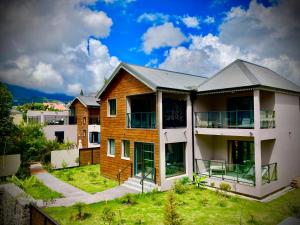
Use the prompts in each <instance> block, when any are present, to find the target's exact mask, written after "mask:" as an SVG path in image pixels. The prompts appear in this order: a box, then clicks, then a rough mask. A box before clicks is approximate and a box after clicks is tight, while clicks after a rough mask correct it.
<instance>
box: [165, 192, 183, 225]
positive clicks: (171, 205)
mask: <svg viewBox="0 0 300 225" xmlns="http://www.w3.org/2000/svg"><path fill="white" fill-rule="evenodd" d="M164 224H165V225H180V224H182V219H181V218H180V216H179V214H178V213H177V211H176V199H175V195H174V192H172V191H171V192H170V193H169V195H168V200H167V204H166V206H165V213H164Z"/></svg>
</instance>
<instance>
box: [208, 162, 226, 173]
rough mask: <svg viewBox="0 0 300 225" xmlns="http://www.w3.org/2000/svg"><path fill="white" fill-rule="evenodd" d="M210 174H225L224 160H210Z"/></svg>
mask: <svg viewBox="0 0 300 225" xmlns="http://www.w3.org/2000/svg"><path fill="white" fill-rule="evenodd" d="M209 169H210V174H212V173H213V172H214V171H215V172H222V173H224V175H225V174H226V165H225V160H210V167H209Z"/></svg>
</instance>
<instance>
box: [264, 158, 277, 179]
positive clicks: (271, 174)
mask: <svg viewBox="0 0 300 225" xmlns="http://www.w3.org/2000/svg"><path fill="white" fill-rule="evenodd" d="M261 178H262V184H266V183H271V181H275V180H277V163H271V164H268V165H263V166H262V167H261Z"/></svg>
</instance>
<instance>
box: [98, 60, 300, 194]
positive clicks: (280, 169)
mask: <svg viewBox="0 0 300 225" xmlns="http://www.w3.org/2000/svg"><path fill="white" fill-rule="evenodd" d="M299 96H300V87H298V86H296V85H295V84H293V83H292V82H290V81H288V80H286V79H285V78H283V77H281V76H279V75H278V74H276V73H275V72H273V71H271V70H269V69H267V68H265V67H261V66H258V65H254V64H251V63H248V62H245V61H241V60H236V61H235V62H233V63H232V64H230V65H229V66H227V67H226V68H224V69H223V70H221V71H220V72H218V73H217V74H216V75H214V76H213V77H211V78H210V79H207V78H204V77H200V76H193V75H188V74H183V73H177V72H172V71H166V70H159V69H152V68H146V67H141V66H136V65H129V64H125V63H121V64H120V65H119V66H118V67H117V68H116V70H115V71H114V72H113V74H112V76H111V77H110V79H109V80H108V82H107V84H106V85H105V86H104V87H103V88H102V89H101V90H100V91H99V92H98V94H97V98H100V103H101V109H100V116H101V124H102V128H101V136H102V137H101V151H100V163H101V173H102V174H103V175H105V176H107V177H110V178H113V179H116V176H117V174H118V173H119V172H120V171H121V174H120V176H121V178H122V180H127V179H129V177H130V176H134V177H136V178H137V179H135V180H138V181H139V179H141V178H142V177H144V178H145V177H146V179H147V180H148V181H151V182H153V183H156V184H157V185H158V186H159V187H160V188H161V189H162V190H166V189H168V188H170V187H171V185H172V184H173V182H174V181H175V180H176V179H179V178H182V177H184V176H188V177H189V178H191V179H192V175H193V172H196V173H198V174H201V175H207V177H208V184H210V183H215V184H216V186H217V185H218V183H220V182H222V181H226V182H227V183H229V184H231V186H232V190H233V191H235V192H239V193H242V194H246V195H251V196H254V197H257V198H261V197H263V196H266V195H268V194H270V193H272V192H274V191H277V190H279V189H281V188H283V187H285V186H287V185H289V183H290V182H291V180H292V179H293V178H294V177H296V176H299V175H300V164H299V158H300V149H299V146H300V105H299V104H300V98H299ZM133 181H134V179H129V181H127V182H125V185H127V186H130V185H131V186H132V187H134V186H135V187H138V186H137V185H138V184H139V183H138V184H137V183H134V182H133Z"/></svg>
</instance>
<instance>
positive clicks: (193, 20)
mask: <svg viewBox="0 0 300 225" xmlns="http://www.w3.org/2000/svg"><path fill="white" fill-rule="evenodd" d="M181 20H182V22H183V23H184V24H185V25H186V26H187V27H189V28H197V29H199V28H200V27H199V24H200V22H199V19H198V18H197V17H195V16H184V17H182V19H181Z"/></svg>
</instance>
